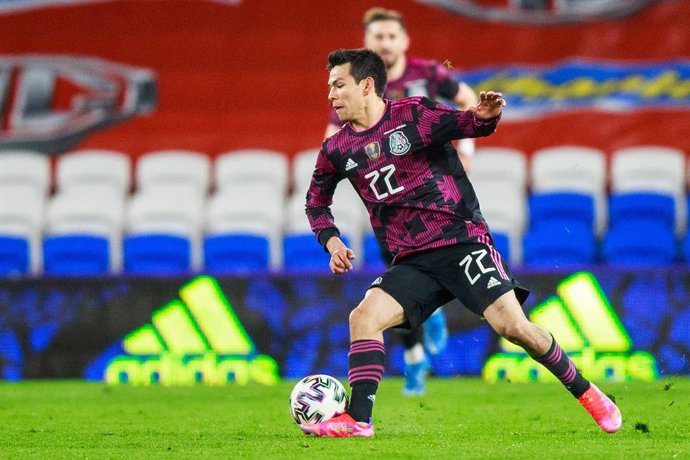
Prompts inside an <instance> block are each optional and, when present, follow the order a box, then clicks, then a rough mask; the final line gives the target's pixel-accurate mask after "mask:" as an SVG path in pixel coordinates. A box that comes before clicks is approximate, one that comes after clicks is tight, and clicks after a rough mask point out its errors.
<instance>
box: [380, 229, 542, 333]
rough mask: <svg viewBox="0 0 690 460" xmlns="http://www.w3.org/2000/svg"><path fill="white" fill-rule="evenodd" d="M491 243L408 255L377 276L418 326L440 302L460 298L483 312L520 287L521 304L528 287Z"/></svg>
mask: <svg viewBox="0 0 690 460" xmlns="http://www.w3.org/2000/svg"><path fill="white" fill-rule="evenodd" d="M486 239H487V243H486V244H484V243H460V244H456V245H453V246H444V247H441V248H435V249H430V250H428V251H423V252H419V253H415V254H411V255H409V256H406V257H404V258H403V259H402V260H400V261H399V262H397V263H396V264H395V265H393V266H392V267H390V268H389V269H388V270H387V271H386V273H384V274H383V275H382V276H380V277H378V278H376V280H374V282H373V283H372V284H371V286H370V288H372V287H378V288H381V289H383V290H384V291H386V292H387V293H388V294H390V295H391V296H392V297H393V298H394V299H395V300H397V301H398V303H400V305H402V307H403V309H404V310H405V316H406V317H407V323H405V324H403V325H401V326H400V327H403V328H409V329H414V328H416V327H419V326H420V325H421V324H422V323H424V321H426V319H427V318H428V317H429V316H431V314H432V313H433V312H434V311H435V310H436V309H437V308H438V307H439V306H441V305H444V304H446V303H448V302H450V301H451V300H453V299H456V298H457V299H459V300H460V301H461V302H462V304H463V305H465V307H467V308H468V309H469V310H471V311H473V312H474V313H476V314H478V315H480V316H481V315H482V314H483V313H484V310H486V308H487V307H488V306H489V305H491V304H492V303H494V302H495V301H496V299H498V298H499V297H500V296H502V295H503V294H505V293H506V292H509V291H511V290H515V296H516V297H517V299H518V301H519V302H520V304H522V303H524V301H525V300H526V299H527V296H528V295H529V291H528V290H527V289H525V288H524V287H523V286H521V285H520V284H519V283H518V282H517V281H516V280H515V278H514V277H513V274H512V273H511V272H510V269H509V268H508V266H507V265H506V263H505V262H504V261H503V258H502V257H501V255H500V254H499V253H498V251H497V250H496V248H495V247H494V246H493V243H492V242H491V240H490V239H489V238H486Z"/></svg>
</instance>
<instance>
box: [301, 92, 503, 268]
mask: <svg viewBox="0 0 690 460" xmlns="http://www.w3.org/2000/svg"><path fill="white" fill-rule="evenodd" d="M499 118H500V117H496V118H494V119H491V120H480V119H478V118H476V117H475V116H474V114H473V113H472V112H469V111H458V110H454V109H451V108H449V107H447V106H445V105H443V104H439V103H437V102H435V101H432V100H431V99H429V98H426V97H411V98H405V99H401V100H399V101H395V102H391V101H386V110H385V112H384V114H383V116H382V117H381V119H380V120H379V121H378V122H377V123H376V124H375V125H374V126H372V127H371V128H369V129H367V130H365V131H360V132H357V131H355V130H354V129H353V128H352V125H351V124H350V123H347V124H346V125H345V126H344V128H343V129H341V130H340V131H338V132H337V133H336V134H334V135H333V136H331V137H329V138H328V139H326V140H325V141H324V142H323V145H322V146H321V150H320V152H319V155H318V158H317V161H316V168H315V170H314V174H313V177H312V182H311V185H310V187H309V191H308V192H307V204H306V212H307V216H308V218H309V222H310V224H311V228H312V230H313V231H314V233H315V234H316V236H317V238H318V240H319V242H320V243H321V244H322V245H324V244H325V243H326V241H327V240H328V239H329V238H330V237H331V236H333V235H339V232H338V229H337V227H336V225H335V223H334V220H333V215H332V213H331V211H330V205H331V203H332V198H333V193H334V192H335V188H336V185H337V184H338V182H340V181H341V180H343V179H347V180H349V181H350V182H351V183H352V185H353V186H354V188H355V190H356V191H357V193H358V194H359V196H360V198H361V199H362V201H363V202H364V205H365V206H366V208H367V211H368V212H369V218H370V220H371V225H372V227H373V229H374V234H375V235H376V238H377V239H378V241H379V243H380V244H381V246H382V247H383V248H384V249H385V250H387V251H389V252H391V253H393V254H395V255H401V254H403V255H404V254H406V253H411V252H416V251H422V250H426V249H431V248H436V247H441V246H447V245H452V244H456V243H459V242H465V241H476V238H477V237H479V236H481V235H484V234H486V233H488V228H487V225H486V223H485V222H484V218H483V217H482V215H481V212H480V210H479V203H478V202H477V197H476V195H475V193H474V190H473V188H472V185H471V184H470V182H469V180H468V178H467V175H466V174H465V172H464V170H463V168H462V166H461V164H460V161H459V160H458V157H457V155H456V154H455V151H454V150H452V149H448V148H447V144H448V142H450V141H451V140H454V139H462V138H468V137H480V136H488V135H489V134H491V133H493V132H494V131H495V129H496V125H497V123H498V119H499Z"/></svg>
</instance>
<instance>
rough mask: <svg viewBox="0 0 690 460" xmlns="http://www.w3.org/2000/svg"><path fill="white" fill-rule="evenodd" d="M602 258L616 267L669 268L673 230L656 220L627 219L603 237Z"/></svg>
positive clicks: (674, 256) (673, 248) (674, 247)
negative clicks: (664, 266)
mask: <svg viewBox="0 0 690 460" xmlns="http://www.w3.org/2000/svg"><path fill="white" fill-rule="evenodd" d="M604 258H605V259H606V261H607V262H608V263H611V264H617V265H636V266H658V265H667V264H671V263H673V262H674V261H675V258H676V240H675V236H674V233H673V227H668V226H667V225H665V224H663V223H662V222H660V221H658V220H652V219H627V220H625V221H624V222H623V223H622V224H619V225H616V226H615V227H613V228H611V229H610V230H609V232H608V234H607V235H606V238H605V240H604Z"/></svg>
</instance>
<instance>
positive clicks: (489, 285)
mask: <svg viewBox="0 0 690 460" xmlns="http://www.w3.org/2000/svg"><path fill="white" fill-rule="evenodd" d="M500 284H501V282H500V281H498V280H497V279H496V278H494V277H493V276H492V277H491V278H489V282H488V283H486V288H487V289H491V288H492V287H494V286H499V285H500Z"/></svg>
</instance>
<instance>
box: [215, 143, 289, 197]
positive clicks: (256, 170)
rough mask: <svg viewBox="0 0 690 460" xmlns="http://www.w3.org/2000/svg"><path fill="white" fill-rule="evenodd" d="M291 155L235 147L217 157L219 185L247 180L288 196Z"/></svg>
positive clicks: (216, 174)
mask: <svg viewBox="0 0 690 460" xmlns="http://www.w3.org/2000/svg"><path fill="white" fill-rule="evenodd" d="M288 163H289V162H288V157H287V155H285V154H284V153H281V152H276V151H273V150H260V149H253V150H234V151H230V152H225V153H223V154H221V155H219V156H218V157H217V158H216V162H215V166H214V176H215V182H216V188H217V189H218V190H223V189H224V188H226V187H228V186H232V185H235V184H239V183H243V182H252V183H262V184H264V185H265V186H267V187H272V188H273V189H274V190H275V193H280V194H282V195H285V194H286V193H287V187H288V177H289V171H288Z"/></svg>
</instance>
